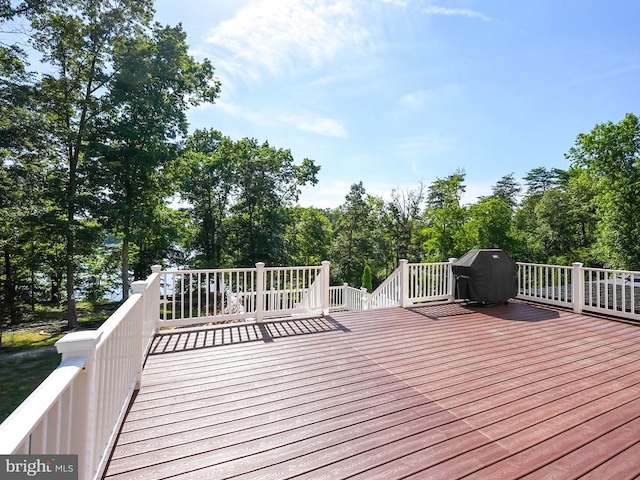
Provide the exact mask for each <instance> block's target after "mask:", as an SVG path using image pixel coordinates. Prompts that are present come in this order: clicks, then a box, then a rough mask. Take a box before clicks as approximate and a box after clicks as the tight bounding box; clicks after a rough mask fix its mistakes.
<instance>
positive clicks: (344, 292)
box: [342, 282, 353, 310]
mask: <svg viewBox="0 0 640 480" xmlns="http://www.w3.org/2000/svg"><path fill="white" fill-rule="evenodd" d="M348 286H349V284H348V283H347V282H343V283H342V306H343V307H345V308H347V309H349V310H353V308H351V306H347V303H349V305H351V302H349V299H348V298H347V294H348V293H349V289H348V288H347V287H348Z"/></svg>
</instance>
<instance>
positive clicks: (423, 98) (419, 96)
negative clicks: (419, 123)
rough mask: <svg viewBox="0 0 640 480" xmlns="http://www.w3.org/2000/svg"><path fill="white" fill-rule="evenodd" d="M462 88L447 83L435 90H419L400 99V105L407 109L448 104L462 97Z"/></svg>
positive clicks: (455, 84) (458, 85)
mask: <svg viewBox="0 0 640 480" xmlns="http://www.w3.org/2000/svg"><path fill="white" fill-rule="evenodd" d="M462 93H463V87H462V85H460V84H457V83H449V84H446V85H442V86H439V87H437V88H433V89H429V90H425V89H420V90H416V91H414V92H410V93H407V94H405V95H403V96H402V97H400V104H401V105H403V106H405V107H409V108H419V107H422V106H423V105H425V104H433V103H435V102H450V101H454V100H458V99H460V98H461V97H462Z"/></svg>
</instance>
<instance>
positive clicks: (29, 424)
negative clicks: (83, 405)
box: [0, 357, 85, 455]
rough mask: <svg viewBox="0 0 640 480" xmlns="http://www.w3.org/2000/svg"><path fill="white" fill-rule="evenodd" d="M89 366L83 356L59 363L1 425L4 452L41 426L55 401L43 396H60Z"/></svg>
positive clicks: (1, 442) (10, 449)
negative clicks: (43, 418)
mask: <svg viewBox="0 0 640 480" xmlns="http://www.w3.org/2000/svg"><path fill="white" fill-rule="evenodd" d="M84 366H85V360H84V359H83V358H77V357H75V358H69V359H67V360H65V361H63V362H62V363H60V365H59V366H58V368H56V369H55V370H54V371H53V372H51V374H49V376H48V377H47V378H46V379H45V380H44V381H43V382H42V383H41V384H40V385H39V386H38V388H36V389H35V390H34V391H33V392H32V393H31V395H29V396H28V397H27V399H26V400H25V401H24V402H22V403H21V404H20V405H19V406H18V408H16V409H15V410H14V411H13V413H11V415H9V417H8V418H7V419H6V420H5V421H4V422H3V423H2V424H1V425H0V454H2V455H10V454H12V453H13V452H14V451H15V450H16V449H17V448H18V447H19V446H20V445H21V444H22V443H23V442H24V439H25V438H27V437H28V436H29V435H30V434H31V432H32V431H33V430H34V429H35V428H36V427H37V426H38V423H39V422H40V420H41V419H42V417H44V416H45V415H46V413H47V412H48V411H49V410H50V409H51V408H52V406H53V402H49V401H43V399H51V398H53V399H57V398H59V397H60V396H61V395H62V394H63V393H64V391H65V390H66V388H67V387H68V386H69V384H70V383H71V382H72V381H73V379H74V378H75V377H76V376H77V375H78V374H79V373H80V372H81V371H82V369H83V368H84Z"/></svg>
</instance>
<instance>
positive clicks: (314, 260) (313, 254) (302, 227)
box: [285, 207, 333, 265]
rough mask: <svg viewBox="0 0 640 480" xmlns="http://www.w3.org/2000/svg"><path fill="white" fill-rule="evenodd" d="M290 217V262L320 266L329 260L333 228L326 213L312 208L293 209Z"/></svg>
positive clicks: (288, 233) (287, 243)
mask: <svg viewBox="0 0 640 480" xmlns="http://www.w3.org/2000/svg"><path fill="white" fill-rule="evenodd" d="M288 215H289V220H290V221H289V223H288V226H287V231H286V233H285V245H286V249H287V252H288V262H289V263H290V264H291V265H319V264H320V263H321V262H322V261H323V260H326V259H327V258H329V257H328V254H329V247H330V245H331V239H332V237H333V227H332V225H331V221H330V220H329V218H328V217H327V214H326V212H324V211H323V210H319V209H317V208H312V207H309V208H302V207H293V208H290V209H289V210H288Z"/></svg>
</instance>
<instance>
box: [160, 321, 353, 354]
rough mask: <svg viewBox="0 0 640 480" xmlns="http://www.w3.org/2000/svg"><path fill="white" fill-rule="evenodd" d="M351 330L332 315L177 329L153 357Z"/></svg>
mask: <svg viewBox="0 0 640 480" xmlns="http://www.w3.org/2000/svg"><path fill="white" fill-rule="evenodd" d="M338 331H339V332H349V331H350V330H349V329H348V328H347V327H345V326H344V325H342V324H341V323H340V322H338V321H337V320H336V319H334V318H333V317H331V316H327V317H313V318H293V319H279V320H271V321H268V322H262V323H230V324H225V325H215V326H209V327H207V326H204V327H200V328H192V329H175V330H170V331H166V332H160V333H159V334H157V335H156V337H155V338H154V340H153V344H152V345H151V349H150V350H149V355H160V354H164V353H174V352H180V351H186V350H198V349H203V348H212V347H222V346H226V345H237V344H240V343H248V342H264V343H271V342H273V341H274V340H276V339H278V338H286V337H297V336H302V335H312V334H316V333H327V332H338Z"/></svg>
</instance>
